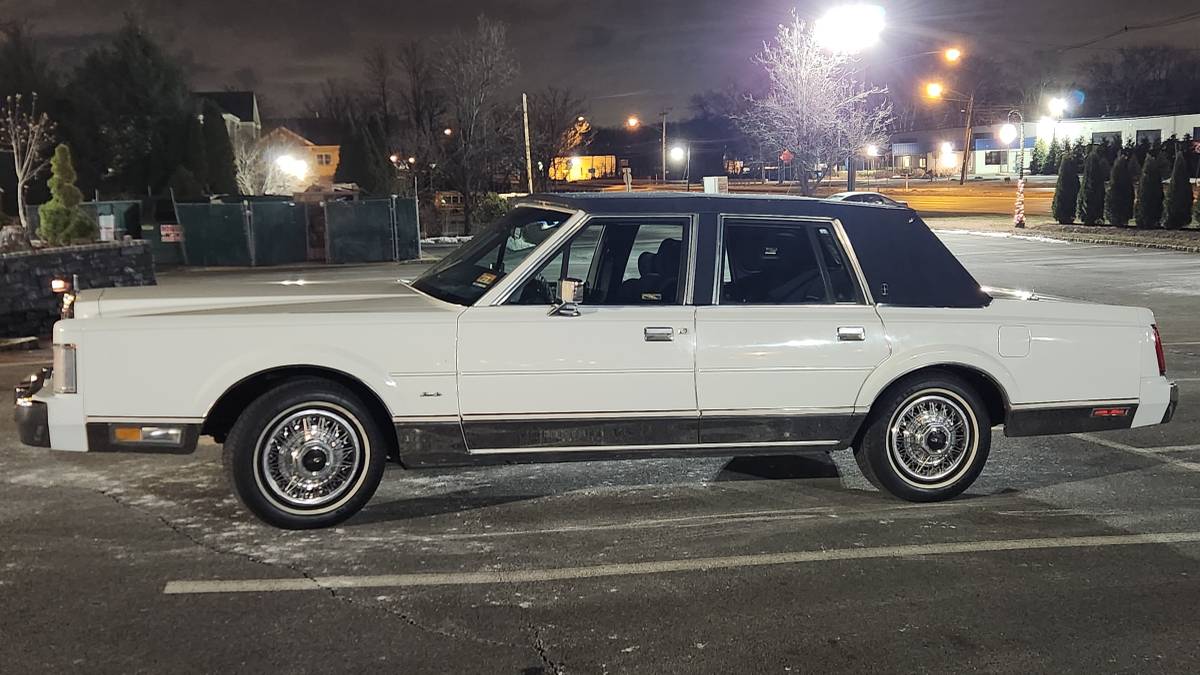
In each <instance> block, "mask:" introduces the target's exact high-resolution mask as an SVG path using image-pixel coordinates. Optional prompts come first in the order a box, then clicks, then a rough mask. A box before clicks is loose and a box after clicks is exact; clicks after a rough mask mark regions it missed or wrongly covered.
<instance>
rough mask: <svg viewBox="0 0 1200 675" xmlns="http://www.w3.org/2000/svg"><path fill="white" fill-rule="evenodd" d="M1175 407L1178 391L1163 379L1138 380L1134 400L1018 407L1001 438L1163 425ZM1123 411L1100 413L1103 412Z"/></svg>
mask: <svg viewBox="0 0 1200 675" xmlns="http://www.w3.org/2000/svg"><path fill="white" fill-rule="evenodd" d="M1178 406H1179V388H1178V387H1177V386H1176V384H1175V383H1174V382H1171V381H1170V380H1168V379H1167V378H1165V377H1146V378H1142V384H1141V395H1140V396H1139V397H1138V399H1137V400H1136V401H1134V400H1121V401H1087V402H1080V403H1079V404H1065V405H1063V404H1050V405H1045V406H1018V407H1014V408H1013V409H1011V410H1009V411H1008V414H1007V416H1006V417H1005V420H1004V435H1005V436H1049V435H1053V434H1075V433H1083V432H1089V431H1112V430H1114V429H1129V428H1133V427H1148V426H1152V425H1155V424H1166V423H1167V422H1170V421H1171V418H1172V417H1174V415H1175V409H1176V408H1177V407H1178ZM1113 410H1117V411H1123V414H1117V415H1114V414H1104V412H1103V411H1109V412H1111V411H1113Z"/></svg>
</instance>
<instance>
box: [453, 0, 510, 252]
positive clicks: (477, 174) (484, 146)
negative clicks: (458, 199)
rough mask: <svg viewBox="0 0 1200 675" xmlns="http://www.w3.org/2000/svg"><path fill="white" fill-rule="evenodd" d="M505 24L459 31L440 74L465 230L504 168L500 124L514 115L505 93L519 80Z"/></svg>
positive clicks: (485, 23) (485, 22)
mask: <svg viewBox="0 0 1200 675" xmlns="http://www.w3.org/2000/svg"><path fill="white" fill-rule="evenodd" d="M506 33H507V31H506V29H505V26H504V24H503V23H500V22H498V21H493V20H491V19H488V18H487V17H486V16H482V15H481V16H480V17H479V19H478V22H477V24H476V29H475V32H474V33H471V34H467V33H463V32H461V31H455V33H454V34H453V36H452V37H451V38H450V39H449V40H448V41H447V42H446V43H445V45H444V49H443V54H442V58H441V59H440V60H439V62H438V66H437V70H438V74H439V76H440V77H441V80H442V82H444V83H445V86H446V111H447V122H448V123H449V124H448V127H447V128H448V129H449V130H450V133H449V135H448V136H447V139H446V141H444V142H447V143H448V148H447V153H446V154H447V162H446V164H447V166H446V171H445V172H444V175H445V177H446V179H447V182H448V183H449V184H450V185H451V186H452V187H453V188H454V189H456V190H458V191H459V192H460V193H462V203H463V227H464V228H465V230H466V231H467V232H470V231H471V214H472V212H473V211H474V209H475V205H476V203H477V201H478V198H479V196H480V193H481V192H484V191H486V190H487V188H488V187H489V184H490V183H491V181H492V179H493V177H494V174H493V173H491V172H492V170H493V169H494V168H495V167H497V166H499V165H503V164H505V162H502V161H500V160H501V159H502V158H501V157H500V156H499V155H501V154H502V153H504V152H506V151H507V148H506V147H505V145H506V144H505V142H504V141H505V138H504V135H501V134H497V133H496V132H497V130H498V125H497V124H496V121H497V120H498V119H499V118H500V117H501V116H502V115H504V114H511V110H506V109H505V107H504V106H503V105H502V104H501V101H500V97H501V94H502V93H503V91H504V89H505V88H506V87H507V86H508V85H509V84H510V83H511V82H512V80H513V78H514V77H515V76H516V72H517V65H516V61H515V60H514V58H513V55H512V51H511V50H510V49H509V47H508V40H507V35H506Z"/></svg>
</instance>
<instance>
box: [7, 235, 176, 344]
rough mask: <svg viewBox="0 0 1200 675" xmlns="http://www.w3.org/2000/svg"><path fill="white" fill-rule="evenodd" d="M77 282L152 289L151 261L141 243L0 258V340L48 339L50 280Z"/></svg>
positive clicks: (53, 302)
mask: <svg viewBox="0 0 1200 675" xmlns="http://www.w3.org/2000/svg"><path fill="white" fill-rule="evenodd" d="M72 274H75V275H78V276H79V287H80V288H84V289H86V288H111V287H113V286H147V285H153V284H154V283H155V277H154V259H153V257H151V255H150V246H149V244H148V243H147V242H145V241H128V242H108V243H103V244H85V245H82V246H63V247H59V248H51V249H43V250H40V251H19V252H16V253H5V254H2V255H0V337H20V336H25V335H36V336H45V335H49V334H50V329H51V328H52V327H53V326H54V322H55V321H57V320H58V313H59V296H57V295H55V294H54V293H52V292H51V291H50V280H51V279H53V278H55V277H64V278H68V279H69V278H71V275H72Z"/></svg>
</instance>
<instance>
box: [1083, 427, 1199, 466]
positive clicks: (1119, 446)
mask: <svg viewBox="0 0 1200 675" xmlns="http://www.w3.org/2000/svg"><path fill="white" fill-rule="evenodd" d="M1071 436H1072V437H1073V438H1078V439H1079V440H1082V441H1087V442H1088V443H1095V444H1096V445H1103V446H1104V447H1106V448H1112V449H1113V450H1121V451H1123V452H1128V453H1132V454H1134V455H1141V456H1143V457H1153V458H1154V459H1157V460H1158V461H1160V462H1163V463H1164V464H1169V465H1171V466H1173V467H1175V468H1177V469H1183V470H1185V471H1200V463H1198V462H1189V461H1187V460H1183V459H1176V458H1174V457H1167V456H1165V455H1164V454H1163V453H1167V452H1187V451H1190V450H1200V445H1164V446H1159V447H1157V448H1139V447H1137V446H1133V445H1127V444H1125V443H1120V442H1117V441H1112V440H1109V439H1107V438H1101V437H1099V436H1093V435H1091V434H1071Z"/></svg>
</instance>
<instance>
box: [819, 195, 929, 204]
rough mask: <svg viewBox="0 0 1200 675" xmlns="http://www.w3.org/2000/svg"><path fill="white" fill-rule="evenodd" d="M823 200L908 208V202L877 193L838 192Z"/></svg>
mask: <svg viewBox="0 0 1200 675" xmlns="http://www.w3.org/2000/svg"><path fill="white" fill-rule="evenodd" d="M825 199H828V200H830V201H835V202H852V203H857V204H883V205H884V206H908V202H902V201H898V200H895V199H892V198H891V197H888V196H887V195H881V194H879V193H878V192H838V193H835V194H831V195H829V196H828V197H826V198H825Z"/></svg>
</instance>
